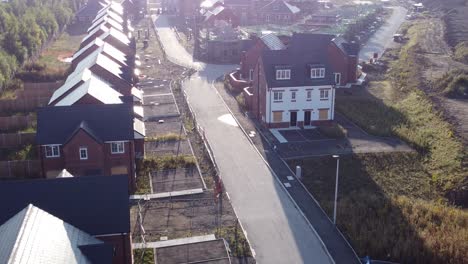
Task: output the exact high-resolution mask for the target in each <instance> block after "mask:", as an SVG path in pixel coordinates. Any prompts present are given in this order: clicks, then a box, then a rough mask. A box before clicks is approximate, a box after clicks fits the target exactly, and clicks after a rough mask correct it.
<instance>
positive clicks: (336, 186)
mask: <svg viewBox="0 0 468 264" xmlns="http://www.w3.org/2000/svg"><path fill="white" fill-rule="evenodd" d="M333 158H335V159H336V182H335V203H334V206H333V224H334V225H336V203H337V200H338V171H339V169H340V156H338V155H333Z"/></svg>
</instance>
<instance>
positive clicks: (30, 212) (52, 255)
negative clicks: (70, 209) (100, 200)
mask: <svg viewBox="0 0 468 264" xmlns="http://www.w3.org/2000/svg"><path fill="white" fill-rule="evenodd" d="M0 238H1V242H2V243H1V244H2V246H0V262H1V263H18V264H21V263H24V264H26V263H32V261H34V263H50V264H60V263H77V264H81V263H83V264H84V263H86V264H87V263H90V261H89V258H91V259H92V258H93V255H94V256H96V255H97V254H99V255H104V256H107V258H104V260H107V261H105V262H104V263H110V262H111V261H112V247H110V246H107V245H105V244H104V243H103V242H102V241H100V240H98V239H96V238H94V237H92V236H91V235H89V234H87V233H85V232H83V231H82V230H80V229H78V228H76V227H74V226H72V225H70V224H68V223H66V222H64V221H62V220H61V219H59V218H57V217H55V216H53V215H51V214H49V213H47V212H46V211H44V210H42V209H40V208H38V207H36V206H34V205H32V204H29V205H28V206H27V207H26V208H24V209H23V210H22V211H20V212H19V213H17V214H16V215H14V216H13V217H12V218H10V219H9V220H8V221H7V222H6V223H4V224H3V225H2V226H0ZM87 246H93V247H96V248H97V249H98V252H95V253H97V254H91V255H90V254H89V253H90V252H89V251H86V250H82V249H83V247H87ZM101 263H102V262H101Z"/></svg>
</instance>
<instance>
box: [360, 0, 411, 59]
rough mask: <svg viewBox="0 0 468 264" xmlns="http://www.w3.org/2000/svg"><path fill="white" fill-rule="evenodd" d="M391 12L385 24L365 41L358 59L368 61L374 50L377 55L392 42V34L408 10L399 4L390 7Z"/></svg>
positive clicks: (403, 19)
mask: <svg viewBox="0 0 468 264" xmlns="http://www.w3.org/2000/svg"><path fill="white" fill-rule="evenodd" d="M390 8H391V9H393V13H392V15H391V16H390V18H389V19H388V20H387V21H386V22H385V24H384V25H383V26H382V27H380V29H379V30H377V32H375V34H374V35H373V36H372V37H371V38H370V39H369V41H367V43H366V44H365V45H364V47H362V48H361V51H360V52H359V60H360V61H369V59H371V58H373V56H374V52H377V53H378V55H379V57H380V56H381V55H382V53H383V52H384V51H385V49H387V48H388V47H389V46H390V45H391V44H392V43H393V35H394V34H395V33H396V32H397V31H398V29H399V28H400V26H401V24H402V23H403V22H404V21H405V17H406V14H407V13H408V10H406V8H404V7H401V6H396V7H390Z"/></svg>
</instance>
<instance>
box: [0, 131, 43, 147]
mask: <svg viewBox="0 0 468 264" xmlns="http://www.w3.org/2000/svg"><path fill="white" fill-rule="evenodd" d="M35 141H36V133H6V134H0V148H15V147H19V146H25V145H30V144H31V145H33V144H34V143H35Z"/></svg>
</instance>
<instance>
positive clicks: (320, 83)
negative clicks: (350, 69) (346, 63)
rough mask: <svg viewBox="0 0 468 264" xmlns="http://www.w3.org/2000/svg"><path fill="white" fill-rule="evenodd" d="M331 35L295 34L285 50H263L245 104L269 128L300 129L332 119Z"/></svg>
mask: <svg viewBox="0 0 468 264" xmlns="http://www.w3.org/2000/svg"><path fill="white" fill-rule="evenodd" d="M332 39H333V36H331V35H325V34H294V35H293V36H292V38H291V41H290V43H289V45H288V47H287V48H286V49H277V50H269V49H264V50H263V51H262V52H261V55H260V57H259V60H258V63H257V67H256V68H255V70H254V77H253V83H252V86H251V87H250V88H249V89H248V93H247V92H246V95H247V98H248V99H247V100H246V101H247V102H249V107H250V109H251V111H252V113H253V114H254V115H255V116H256V118H257V119H258V120H259V121H261V122H262V123H263V124H264V125H265V126H267V127H270V128H286V127H292V128H303V127H310V126H313V125H315V124H318V123H323V122H328V121H330V120H333V118H334V106H335V86H336V82H337V77H336V76H337V73H336V72H335V69H334V66H333V61H332V60H333V58H332V57H330V56H329V55H328V54H327V51H328V48H329V46H330V42H331V41H332Z"/></svg>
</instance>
